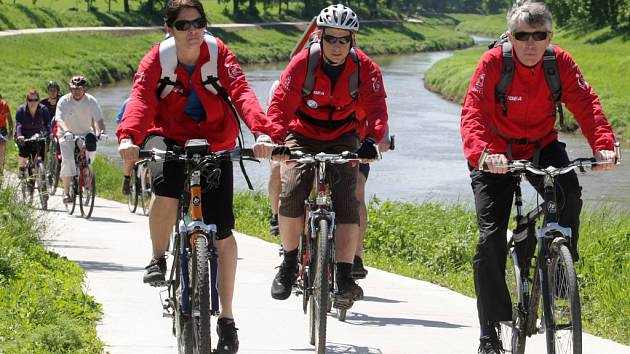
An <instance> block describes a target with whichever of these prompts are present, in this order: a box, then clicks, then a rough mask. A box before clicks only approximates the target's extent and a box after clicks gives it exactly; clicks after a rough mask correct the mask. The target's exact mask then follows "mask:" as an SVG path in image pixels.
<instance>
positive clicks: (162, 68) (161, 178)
mask: <svg viewBox="0 0 630 354" xmlns="http://www.w3.org/2000/svg"><path fill="white" fill-rule="evenodd" d="M207 23H208V21H207V17H206V15H205V12H204V10H203V6H202V4H201V2H200V1H199V0H170V1H169V2H168V4H167V6H166V11H165V26H164V27H165V29H166V30H167V31H168V34H169V35H170V37H169V38H167V39H165V40H164V41H163V42H161V43H160V44H158V45H156V46H154V47H153V48H152V49H151V50H150V51H149V53H147V54H146V55H145V57H144V58H143V59H142V61H141V62H140V65H139V67H138V70H137V72H136V75H135V79H134V83H133V87H132V90H131V95H130V100H129V102H128V104H127V107H126V109H125V112H124V115H123V118H122V120H121V122H120V125H119V126H118V130H117V133H116V134H117V136H118V139H119V148H118V149H119V151H120V154H121V156H122V157H123V160H131V161H137V160H138V151H139V147H138V145H139V144H141V143H142V142H143V141H144V147H145V149H149V148H153V147H158V148H161V149H168V150H171V149H172V148H173V147H174V146H176V145H178V146H184V144H185V143H186V141H187V140H189V139H206V140H207V141H208V143H209V144H210V148H211V150H212V151H213V152H217V151H221V150H229V149H233V148H235V140H236V138H237V135H238V134H239V123H238V121H237V117H235V116H234V115H233V113H232V111H231V110H230V108H229V106H228V103H227V102H226V100H224V99H223V98H222V97H220V96H219V95H218V94H217V93H219V94H220V93H221V92H225V93H226V94H227V95H228V96H229V97H230V98H231V102H232V103H233V104H234V106H235V109H236V111H237V112H238V113H239V115H240V116H241V117H242V118H243V120H244V121H245V124H246V125H247V126H248V127H249V129H250V130H251V131H252V132H253V133H254V135H256V136H257V143H255V144H254V146H253V148H254V153H255V154H256V156H257V157H269V156H271V150H272V149H273V145H271V144H267V143H264V142H265V141H268V142H271V140H270V138H269V134H270V131H269V132H267V129H269V125H268V122H267V118H266V116H265V114H264V113H263V111H262V109H261V107H260V104H259V103H258V99H257V98H256V96H255V95H254V92H253V91H252V89H251V88H250V86H249V84H248V83H247V80H246V79H245V75H244V74H243V71H242V70H241V68H240V66H239V64H238V62H237V60H236V57H235V56H234V54H233V53H232V52H231V51H230V49H229V48H228V47H227V46H226V45H225V44H223V42H222V41H221V40H220V39H218V38H216V37H213V36H211V35H210V34H208V33H205V31H204V30H205V28H206V25H207ZM211 53H212V54H211ZM168 63H171V64H173V65H172V67H171V66H169V65H168ZM206 70H209V71H206ZM208 72H209V73H211V75H206V74H207V73H208ZM165 74H169V75H170V76H168V77H167V76H166V75H165ZM202 76H203V77H202ZM217 79H218V81H214V80H217ZM212 82H214V83H215V84H216V85H218V87H217V86H214V85H212V86H210V84H211V83H212ZM223 90H224V91H223ZM145 138H147V139H146V140H145ZM151 165H152V166H151V176H152V185H153V193H154V196H153V199H152V203H151V210H150V214H149V226H150V233H151V240H152V243H153V257H152V259H151V262H150V263H149V265H148V266H147V267H146V269H147V271H146V273H145V274H144V279H143V280H144V282H145V283H156V282H163V281H164V273H165V271H166V260H165V256H164V254H165V252H166V249H167V247H168V242H169V236H170V233H171V231H172V230H173V225H174V224H175V220H176V214H177V206H178V199H179V197H180V196H181V194H182V193H183V192H184V184H185V178H184V177H185V176H184V175H183V174H182V172H181V171H182V170H183V168H184V166H182V163H181V162H180V161H166V162H164V163H154V164H151ZM220 168H221V177H220V181H219V185H218V186H217V187H216V188H210V189H209V190H208V191H206V192H204V193H203V196H202V198H203V201H202V203H203V205H204V206H206V207H204V208H203V219H204V222H206V223H212V224H216V226H217V242H216V246H217V251H218V273H219V274H218V275H219V282H218V285H219V298H220V302H221V306H220V309H221V313H220V314H219V320H218V322H217V331H218V333H219V342H218V345H217V348H218V350H217V352H218V353H236V352H237V351H238V346H239V343H238V336H237V333H236V326H235V323H234V315H233V313H232V299H233V294H234V281H235V274H236V260H237V245H236V240H235V239H234V236H233V234H232V229H233V228H234V213H233V207H232V195H233V172H232V163H231V162H230V161H224V162H222V163H221V166H220Z"/></svg>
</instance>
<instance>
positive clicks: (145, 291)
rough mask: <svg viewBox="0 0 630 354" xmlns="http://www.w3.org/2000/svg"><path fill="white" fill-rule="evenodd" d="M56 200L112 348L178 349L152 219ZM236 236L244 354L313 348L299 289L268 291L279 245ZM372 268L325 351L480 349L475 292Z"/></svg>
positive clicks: (115, 206) (392, 353)
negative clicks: (87, 214)
mask: <svg viewBox="0 0 630 354" xmlns="http://www.w3.org/2000/svg"><path fill="white" fill-rule="evenodd" d="M50 208H51V209H54V211H52V212H46V213H43V216H42V217H43V218H45V220H46V223H47V224H48V227H49V230H50V232H49V233H48V235H49V236H47V240H46V242H45V243H46V245H47V246H48V247H49V248H50V249H52V250H54V251H56V252H58V253H59V254H61V255H63V256H66V257H68V258H69V259H71V260H74V261H77V262H79V264H80V265H81V266H82V267H83V268H84V269H85V270H86V272H87V278H86V281H85V288H86V290H87V291H88V293H89V294H91V295H93V296H94V297H95V299H96V301H98V302H99V303H101V304H103V310H104V316H103V319H102V321H101V323H100V324H99V326H98V327H97V330H98V334H99V337H100V338H101V339H102V340H103V341H104V342H105V343H106V344H107V347H106V351H107V352H111V353H176V352H177V349H176V343H175V338H174V337H173V336H172V334H171V319H169V318H163V317H162V309H161V304H160V297H159V295H160V291H159V289H157V288H152V287H149V286H145V285H144V284H142V274H143V271H144V266H145V265H146V263H147V261H148V260H149V258H150V250H151V246H150V240H149V237H148V232H147V230H148V218H147V217H145V216H141V215H138V214H131V213H129V211H128V210H127V206H126V205H123V204H120V203H116V202H112V201H108V200H103V199H97V200H96V206H95V209H94V213H93V216H92V219H90V220H84V219H82V218H80V217H77V216H69V215H67V214H65V211H64V208H63V205H62V204H61V201H60V198H59V197H57V196H55V197H53V198H52V200H51V201H50ZM77 209H78V208H77ZM77 212H78V210H77ZM236 237H237V240H238V245H239V263H238V273H237V289H236V295H235V299H234V303H235V315H236V321H237V327H238V328H239V338H240V341H241V350H240V351H239V353H300V352H307V353H308V352H312V351H313V347H312V346H311V345H309V343H308V337H307V331H308V324H307V321H308V316H306V315H304V314H303V313H302V309H301V297H295V296H292V297H291V298H290V299H289V300H287V301H276V300H273V299H271V297H270V294H269V288H270V284H271V281H272V278H273V275H274V274H275V271H276V270H275V269H274V268H275V266H276V265H277V264H278V263H279V260H280V258H279V257H278V252H277V251H278V247H277V245H274V244H271V243H267V242H264V241H262V240H260V239H257V238H253V237H249V236H246V235H242V234H237V236H236ZM369 270H370V274H369V276H368V278H367V279H366V280H363V281H361V285H362V286H363V288H364V290H365V294H366V298H365V300H364V301H361V302H358V303H356V304H355V306H354V307H353V308H352V309H351V310H350V311H349V312H348V316H347V321H346V322H345V323H342V322H339V321H338V320H337V319H336V318H335V317H334V316H333V315H330V316H328V321H329V324H328V337H327V343H328V344H327V349H328V352H330V353H363V354H373V353H386V354H406V353H414V354H415V353H452V354H462V353H471V354H472V353H476V352H477V343H478V342H477V337H478V332H479V328H478V324H477V318H476V308H475V300H474V299H471V298H469V297H466V296H463V295H461V294H458V293H455V292H453V291H450V290H447V289H445V288H442V287H439V286H436V285H433V284H430V283H427V282H422V281H417V280H413V279H410V278H406V277H401V276H398V275H394V274H390V273H386V272H383V271H379V270H376V269H371V268H370V269H369ZM213 344H214V345H216V334H215V332H214V326H213ZM544 352H545V349H544V335H538V336H535V337H534V338H533V339H530V340H528V342H527V353H544ZM584 353H585V354H589V353H592V354H600V353H610V354H613V353H614V354H624V353H629V354H630V347H627V346H623V345H620V344H618V343H615V342H612V341H609V340H604V339H601V338H597V337H594V336H591V335H587V334H585V335H584Z"/></svg>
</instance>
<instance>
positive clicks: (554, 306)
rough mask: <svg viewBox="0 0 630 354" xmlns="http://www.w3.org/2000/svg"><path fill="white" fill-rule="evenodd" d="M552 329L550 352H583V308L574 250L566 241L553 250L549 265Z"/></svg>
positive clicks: (562, 353) (549, 343)
mask: <svg viewBox="0 0 630 354" xmlns="http://www.w3.org/2000/svg"><path fill="white" fill-rule="evenodd" d="M547 272H548V279H549V294H548V296H549V300H550V302H551V306H550V308H551V314H545V316H547V315H551V316H552V321H551V322H552V323H553V324H554V326H553V327H552V328H546V335H547V352H550V353H551V352H552V351H550V350H549V348H555V352H554V353H556V354H565V353H567V354H581V353H582V310H581V306H580V294H579V290H578V284H577V276H576V274H575V265H574V264H573V257H571V252H570V251H569V248H568V247H567V245H565V244H561V245H559V246H558V247H557V248H556V249H555V250H552V256H551V264H549V267H548V268H547Z"/></svg>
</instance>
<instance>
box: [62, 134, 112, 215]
mask: <svg viewBox="0 0 630 354" xmlns="http://www.w3.org/2000/svg"><path fill="white" fill-rule="evenodd" d="M106 138H107V136H106V135H105V134H100V136H98V137H97V140H100V139H106ZM63 139H65V140H66V141H74V163H75V166H76V171H77V174H76V175H74V176H72V178H71V180H70V190H69V193H70V199H71V200H72V201H71V202H69V203H64V204H65V207H66V211H67V212H68V214H70V215H72V214H73V213H74V210H75V208H76V204H77V197H78V200H79V209H80V210H81V216H82V217H84V218H86V219H89V218H90V217H91V216H92V211H93V210H94V199H95V198H96V176H95V175H94V170H93V169H92V163H91V161H89V157H88V156H87V148H86V146H85V135H74V134H72V133H68V132H67V133H66V134H65V135H64V137H63Z"/></svg>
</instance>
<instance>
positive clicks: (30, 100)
mask: <svg viewBox="0 0 630 354" xmlns="http://www.w3.org/2000/svg"><path fill="white" fill-rule="evenodd" d="M27 101H29V102H38V101H39V98H29V99H27Z"/></svg>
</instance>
